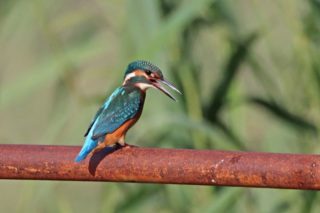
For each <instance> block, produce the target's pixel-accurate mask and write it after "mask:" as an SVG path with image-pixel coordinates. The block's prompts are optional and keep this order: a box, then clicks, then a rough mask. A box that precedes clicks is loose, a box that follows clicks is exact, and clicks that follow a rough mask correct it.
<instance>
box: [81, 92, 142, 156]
mask: <svg viewBox="0 0 320 213" xmlns="http://www.w3.org/2000/svg"><path fill="white" fill-rule="evenodd" d="M142 104H143V103H142V99H141V93H140V91H139V90H138V89H132V88H131V89H128V88H125V87H120V88H118V89H116V90H115V91H114V92H113V93H112V95H111V96H110V97H109V98H108V99H107V101H106V102H105V103H104V105H103V106H101V108H100V109H99V110H98V112H97V113H96V115H95V117H94V119H93V121H92V123H91V124H90V126H89V128H88V130H87V132H86V134H85V136H87V137H86V140H85V143H84V145H83V147H82V149H81V151H80V153H79V155H78V157H77V158H76V160H75V161H77V162H79V161H81V160H83V159H84V158H85V157H86V156H87V155H88V154H89V153H90V152H91V151H92V150H93V149H94V148H95V147H96V146H97V145H98V142H99V141H102V140H103V139H104V137H105V135H106V134H108V133H111V132H113V131H115V130H116V129H117V128H118V127H120V126H121V125H122V124H123V123H125V122H126V121H127V120H129V119H132V118H133V117H134V116H135V115H136V114H137V113H138V112H139V108H140V106H142Z"/></svg>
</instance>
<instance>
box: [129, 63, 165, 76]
mask: <svg viewBox="0 0 320 213" xmlns="http://www.w3.org/2000/svg"><path fill="white" fill-rule="evenodd" d="M135 70H143V71H151V72H156V73H157V74H158V75H160V76H162V72H161V70H160V68H159V67H157V66H156V65H154V64H152V63H150V62H149V61H144V60H137V61H134V62H131V63H130V64H129V65H128V67H127V70H126V72H125V74H124V77H126V75H128V74H130V73H131V72H133V71H135Z"/></svg>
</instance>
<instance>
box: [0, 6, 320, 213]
mask: <svg viewBox="0 0 320 213" xmlns="http://www.w3.org/2000/svg"><path fill="white" fill-rule="evenodd" d="M0 50H1V52H0V72H1V73H0V89H1V90H0V91H1V93H0V95H1V96H0V98H1V99H0V100H1V102H0V117H1V123H0V124H1V128H0V142H1V143H5V144H63V145H81V144H82V142H83V133H84V132H85V130H86V128H87V126H88V125H89V122H90V120H91V118H92V116H93V115H94V113H95V112H96V110H97V109H98V107H99V105H100V104H101V102H102V100H103V99H104V98H105V97H106V96H107V95H109V94H110V93H111V92H112V90H114V89H115V87H117V86H118V85H119V84H121V81H122V78H123V74H124V70H125V67H126V65H127V64H128V63H129V62H130V61H132V60H135V59H146V60H150V61H152V62H154V63H155V64H157V65H159V66H160V67H161V68H162V70H163V72H164V74H165V75H166V76H167V78H168V79H170V80H171V81H172V82H174V83H175V84H176V85H177V86H178V88H180V89H181V90H182V91H183V93H184V95H183V96H177V97H178V99H179V102H178V103H174V102H173V101H171V100H170V99H168V98H167V97H166V96H164V95H163V94H161V93H160V92H159V91H155V90H152V91H149V92H148V95H147V96H148V97H147V101H146V104H145V108H144V112H143V114H142V117H141V119H140V121H139V122H138V124H137V125H136V126H135V127H134V128H133V129H132V130H131V131H130V132H129V134H128V136H127V142H128V143H131V144H135V145H139V146H152V147H177V148H196V149H225V150H243V151H245V150H248V151H265V152H289V153H320V140H319V134H318V130H319V129H318V127H319V126H320V60H319V59H320V1H319V0H305V1H299V0H282V1H271V2H270V1H258V0H241V1H230V0H225V1H222V0H221V1H220V0H216V1H212V0H198V1H169V0H158V1H150V0H136V1H115V0H111V1H102V0H91V1H84V0H82V1H81V0H67V1H66V0H56V1H41V0H30V1H22V0H20V1H18V0H12V1H4V0H1V1H0ZM253 163H254V162H253ZM319 210H320V194H319V193H318V192H312V191H296V190H276V189H243V188H230V187H205V186H178V185H156V184H129V183H87V182H76V183H75V182H54V181H0V211H1V212H63V213H69V212H249V213H250V212H270V213H271V212H319Z"/></svg>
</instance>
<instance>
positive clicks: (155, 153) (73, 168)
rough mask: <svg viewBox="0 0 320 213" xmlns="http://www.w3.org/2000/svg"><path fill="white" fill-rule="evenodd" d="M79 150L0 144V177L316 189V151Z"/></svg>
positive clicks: (319, 181) (319, 175)
mask: <svg viewBox="0 0 320 213" xmlns="http://www.w3.org/2000/svg"><path fill="white" fill-rule="evenodd" d="M79 150H80V147H76V146H44V145H41V146H37V145H0V179H32V180H71V181H114V182H140V183H165V184H198V185H216V186H244V187H267V188H287V189H314V190H316V189H317V190H319V189H320V155H303V154H274V153H256V152H234V151H215V150H191V149H160V148H139V147H132V146H127V147H124V148H110V149H109V150H103V151H102V152H99V153H96V154H95V155H93V156H92V157H91V156H89V157H88V159H86V160H85V161H83V162H81V163H75V162H74V161H73V160H74V158H75V156H76V154H77V153H78V151H79Z"/></svg>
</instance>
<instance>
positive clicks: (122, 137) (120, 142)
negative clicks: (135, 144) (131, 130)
mask: <svg viewBox="0 0 320 213" xmlns="http://www.w3.org/2000/svg"><path fill="white" fill-rule="evenodd" d="M124 138H125V135H122V136H121V137H120V139H119V140H118V144H120V145H121V146H126V145H127V144H126V142H125V140H124Z"/></svg>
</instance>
